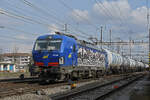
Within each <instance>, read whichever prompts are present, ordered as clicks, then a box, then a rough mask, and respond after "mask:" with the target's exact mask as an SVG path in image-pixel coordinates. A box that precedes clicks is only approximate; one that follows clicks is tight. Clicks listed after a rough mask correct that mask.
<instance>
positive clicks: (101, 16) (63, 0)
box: [0, 0, 150, 52]
mask: <svg viewBox="0 0 150 100" xmlns="http://www.w3.org/2000/svg"><path fill="white" fill-rule="evenodd" d="M149 3H150V1H149ZM146 13H147V9H146V0H1V1H0V48H4V50H5V51H8V52H10V51H12V48H13V47H14V46H16V47H18V48H19V51H21V52H29V51H31V50H32V46H33V43H34V41H35V39H36V38H37V36H39V35H42V34H46V33H47V34H49V33H51V32H54V31H63V30H64V24H68V33H70V34H73V35H76V36H77V37H78V38H80V39H86V38H88V37H89V36H93V37H95V36H96V37H98V39H99V38H100V27H101V26H103V31H104V32H103V33H104V36H103V40H104V41H108V40H109V30H110V29H112V38H113V39H112V40H113V41H115V40H116V39H117V38H121V39H122V40H128V39H129V37H131V38H132V39H135V40H140V39H143V40H147V38H145V37H146V36H147V26H146V24H147V22H146V21H147V20H146ZM3 26H4V27H3Z"/></svg>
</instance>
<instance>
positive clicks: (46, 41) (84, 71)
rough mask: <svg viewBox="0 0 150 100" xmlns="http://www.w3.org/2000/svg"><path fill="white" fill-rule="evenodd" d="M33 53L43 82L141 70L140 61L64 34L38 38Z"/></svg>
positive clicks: (142, 66)
mask: <svg viewBox="0 0 150 100" xmlns="http://www.w3.org/2000/svg"><path fill="white" fill-rule="evenodd" d="M32 54H33V60H34V66H36V68H37V67H38V69H39V77H40V79H42V80H67V79H70V78H90V77H100V76H102V75H104V74H110V73H123V72H131V71H130V70H132V71H135V70H136V68H139V69H140V68H144V64H143V63H142V62H136V61H134V60H132V59H129V58H126V57H122V56H121V55H119V54H116V53H113V52H111V51H109V50H107V49H99V48H97V46H95V45H94V44H91V43H89V42H86V41H80V40H77V39H76V38H75V37H74V36H70V35H69V36H68V35H64V34H54V35H44V36H40V37H38V38H37V40H36V42H35V44H34V48H33V51H32ZM142 64H143V65H142Z"/></svg>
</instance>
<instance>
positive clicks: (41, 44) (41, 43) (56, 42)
mask: <svg viewBox="0 0 150 100" xmlns="http://www.w3.org/2000/svg"><path fill="white" fill-rule="evenodd" d="M61 43H62V40H61V39H51V40H37V41H36V44H35V50H59V49H60V47H61Z"/></svg>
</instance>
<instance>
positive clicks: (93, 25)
mask: <svg viewBox="0 0 150 100" xmlns="http://www.w3.org/2000/svg"><path fill="white" fill-rule="evenodd" d="M57 1H59V2H60V3H61V4H62V5H63V6H64V7H66V8H68V9H71V10H72V11H73V10H74V9H73V8H72V7H70V6H69V5H67V4H66V3H65V2H64V1H63V0H57ZM75 14H76V16H78V17H80V18H81V19H83V20H86V21H87V22H88V23H89V24H90V25H91V26H92V27H94V28H96V29H98V28H99V27H97V26H96V25H95V24H93V23H92V22H91V21H89V20H88V19H87V18H83V16H81V15H79V14H78V13H75Z"/></svg>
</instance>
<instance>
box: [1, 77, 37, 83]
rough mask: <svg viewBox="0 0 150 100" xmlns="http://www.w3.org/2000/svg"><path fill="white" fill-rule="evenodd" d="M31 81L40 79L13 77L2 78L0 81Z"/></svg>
mask: <svg viewBox="0 0 150 100" xmlns="http://www.w3.org/2000/svg"><path fill="white" fill-rule="evenodd" d="M30 81H38V78H37V77H32V78H23V79H20V78H11V79H0V83H2V82H30Z"/></svg>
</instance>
